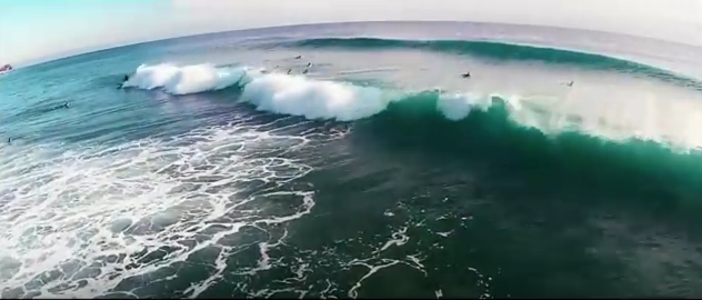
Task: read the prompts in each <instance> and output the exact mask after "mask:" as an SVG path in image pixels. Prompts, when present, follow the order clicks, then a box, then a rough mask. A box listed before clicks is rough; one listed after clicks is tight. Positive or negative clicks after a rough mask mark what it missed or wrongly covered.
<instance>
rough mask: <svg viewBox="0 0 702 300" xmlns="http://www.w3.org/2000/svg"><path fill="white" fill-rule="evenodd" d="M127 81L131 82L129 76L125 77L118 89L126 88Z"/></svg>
mask: <svg viewBox="0 0 702 300" xmlns="http://www.w3.org/2000/svg"><path fill="white" fill-rule="evenodd" d="M127 81H129V75H124V78H123V79H122V83H120V84H119V85H118V86H117V89H121V88H123V87H124V84H125V83H127Z"/></svg>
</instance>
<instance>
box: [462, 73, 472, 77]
mask: <svg viewBox="0 0 702 300" xmlns="http://www.w3.org/2000/svg"><path fill="white" fill-rule="evenodd" d="M461 77H463V78H470V72H465V73H463V74H461Z"/></svg>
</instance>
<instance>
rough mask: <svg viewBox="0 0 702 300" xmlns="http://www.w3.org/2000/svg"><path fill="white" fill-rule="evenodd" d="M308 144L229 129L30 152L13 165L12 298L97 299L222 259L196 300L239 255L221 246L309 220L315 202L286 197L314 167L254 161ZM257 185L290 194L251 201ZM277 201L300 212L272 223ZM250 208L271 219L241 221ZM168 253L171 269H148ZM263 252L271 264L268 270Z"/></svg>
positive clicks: (2, 269) (305, 196)
mask: <svg viewBox="0 0 702 300" xmlns="http://www.w3.org/2000/svg"><path fill="white" fill-rule="evenodd" d="M244 144H246V145H247V146H252V149H255V150H252V151H255V153H250V152H249V150H246V149H247V148H246V147H244ZM305 144H306V140H305V138H303V137H292V136H271V135H270V134H268V133H265V132H259V131H257V130H256V129H255V128H250V129H246V128H242V127H221V128H210V129H202V130H196V131H192V132H189V133H187V134H184V135H180V136H176V137H174V138H171V139H168V140H150V139H147V140H141V141H138V142H133V143H129V144H123V145H120V146H116V147H106V148H85V149H74V150H71V151H66V150H64V149H61V147H60V146H56V145H50V146H44V147H39V146H26V147H25V148H23V149H14V150H15V151H14V152H9V151H8V152H5V153H3V168H2V169H0V228H3V230H0V240H1V241H2V247H0V287H3V288H5V289H6V290H4V291H2V292H3V293H4V294H3V295H12V292H11V290H12V289H21V290H22V291H23V293H24V294H25V295H26V294H27V293H32V292H35V293H36V292H38V293H41V294H40V297H79V298H91V297H95V296H97V295H100V294H102V293H104V292H106V291H108V290H110V289H112V288H114V287H115V286H117V284H119V282H120V281H122V280H124V279H126V278H131V277H134V276H137V277H139V276H142V275H147V274H150V273H152V272H155V271H157V270H161V271H162V270H163V269H164V268H170V267H174V268H177V266H176V265H175V264H178V263H180V262H182V261H184V260H186V259H187V258H188V257H189V256H190V255H191V254H193V253H195V252H198V251H200V250H203V249H206V248H211V247H214V248H216V249H219V250H221V251H219V254H218V256H217V257H216V258H213V259H212V260H213V262H212V266H214V267H215V268H217V270H216V271H215V273H214V274H211V276H210V277H209V278H207V279H205V280H203V281H201V282H193V287H192V288H191V289H190V290H188V291H189V292H192V293H193V294H192V296H196V295H197V294H198V293H200V292H202V291H204V290H205V289H206V288H207V287H208V286H210V285H211V284H213V283H215V282H216V281H217V280H218V278H221V276H222V275H221V274H222V272H224V268H226V264H225V263H224V261H225V258H226V256H227V255H228V253H232V252H234V251H233V250H232V249H234V246H232V245H229V244H227V243H224V242H220V240H223V239H224V240H226V239H227V237H228V236H231V235H234V234H236V233H237V232H238V231H239V229H240V228H242V226H246V225H247V224H250V225H253V226H256V227H257V228H261V225H265V224H281V225H284V223H287V222H290V221H293V220H295V219H298V218H301V217H303V216H304V215H305V214H307V213H309V212H310V210H311V208H312V206H313V205H314V201H313V198H312V196H313V194H312V192H310V191H306V190H291V189H290V188H285V187H283V185H285V184H286V182H289V181H290V180H292V179H295V178H299V177H300V176H303V175H304V174H306V173H307V172H309V171H310V170H311V168H310V167H308V166H306V165H304V164H301V163H299V162H294V161H291V160H289V159H286V158H283V157H265V156H264V157H257V156H252V155H259V156H260V154H258V153H266V152H269V151H270V150H272V149H295V148H296V147H300V146H302V145H305ZM16 147H20V146H16ZM267 148H271V149H268V150H269V151H266V149H267ZM262 150H263V151H262ZM245 156H246V157H247V159H243V157H245ZM256 181H259V182H262V183H266V182H267V183H270V184H273V187H280V188H281V189H282V190H285V191H284V192H281V191H277V192H276V191H275V190H278V188H275V189H274V190H272V191H271V192H266V190H265V189H264V190H257V192H258V193H256V194H251V195H249V194H241V191H242V187H241V186H242V185H246V184H250V183H251V182H256ZM247 195H248V196H247ZM268 197H278V198H279V197H286V199H288V198H290V199H292V201H296V202H295V203H299V204H298V207H293V208H292V209H291V210H290V211H286V213H285V214H281V212H280V211H276V214H275V216H272V215H266V209H264V208H265V207H266V205H265V204H266V203H267V202H266V201H269V200H266V199H268ZM295 199H297V200H295ZM251 204H253V205H257V204H261V205H260V207H261V208H260V209H248V210H245V211H243V210H240V209H239V208H240V207H243V205H251ZM232 213H234V216H232ZM282 238H284V236H283V237H282ZM282 238H281V239H282ZM229 240H231V238H229ZM278 243H279V242H278ZM278 243H276V242H274V241H270V242H266V244H265V245H267V247H274V246H275V245H277V244H278ZM164 247H168V248H170V250H168V251H167V254H166V255H165V257H163V258H162V259H155V260H151V261H143V258H144V256H145V255H143V253H149V254H151V255H154V254H158V253H159V250H158V249H163V248H164ZM264 250H265V249H264V247H263V246H262V248H261V251H263V252H262V259H266V260H268V259H269V258H268V254H267V253H265V251H264ZM144 251H145V252H144ZM140 253H142V254H140ZM120 256H121V259H120ZM271 260H272V259H271ZM269 264H270V262H269ZM128 266H129V267H128ZM160 279H163V280H168V278H160ZM133 288H134V287H133ZM15 292H16V291H15ZM5 293H8V294H5ZM127 294H129V292H127Z"/></svg>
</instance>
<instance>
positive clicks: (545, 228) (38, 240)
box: [0, 22, 702, 298]
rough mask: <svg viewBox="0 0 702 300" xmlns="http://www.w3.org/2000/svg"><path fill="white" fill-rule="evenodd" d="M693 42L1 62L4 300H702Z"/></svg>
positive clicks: (214, 41) (561, 33)
mask: <svg viewBox="0 0 702 300" xmlns="http://www.w3.org/2000/svg"><path fill="white" fill-rule="evenodd" d="M699 53H701V52H699V49H696V48H691V47H688V46H684V45H675V44H664V43H662V42H658V41H651V40H641V39H638V38H633V37H627V36H617V35H611V34H604V33H595V32H582V31H569V30H562V29H553V28H538V27H523V26H507V25H496V24H493V25H488V24H474V23H411V22H410V23H407V22H402V23H358V24H329V25H314V26H298V27H286V28H273V29H262V30H252V31H240V32H231V33H219V34H211V35H204V36H196V37H187V38H181V39H174V40H165V41H159V42H153V43H146V44H139V45H134V46H127V47H122V48H115V49H108V50H103V51H98V52H93V53H88V54H83V55H79V56H74V57H70V58H66V59H61V60H56V61H50V62H46V63H42V64H37V65H33V66H27V67H24V68H20V69H17V70H15V71H13V72H12V73H8V74H5V75H2V76H1V77H0V100H1V101H0V122H1V123H0V124H2V127H1V128H0V137H1V138H2V140H3V141H4V143H3V144H2V145H1V146H0V151H2V153H1V155H2V160H1V161H0V163H1V164H2V167H1V168H0V226H1V227H3V228H6V230H4V231H2V232H0V238H1V239H2V241H3V245H5V247H4V248H3V249H0V290H2V297H3V298H10V297H98V296H100V297H139V298H141V297H315V298H316V297H323V298H331V297H337V298H339V297H408V296H411V297H435V298H441V297H449V298H450V297H483V298H492V297H497V298H503V297H517V298H518V297H605V296H610V297H641V296H656V297H694V296H699V295H702V290H700V288H699V284H697V282H699V280H700V279H702V278H700V277H701V274H700V272H699V271H698V270H699V267H700V264H702V254H701V253H700V249H702V244H701V242H702V235H701V234H702V232H700V231H699V230H698V228H700V225H702V224H700V218H699V215H700V213H702V206H700V200H699V195H700V194H701V193H702V190H701V189H702V188H701V187H702V185H701V183H702V168H701V167H702V159H701V157H700V152H699V147H700V146H702V137H700V136H699V134H698V132H700V130H702V90H701V87H702V84H701V82H700V79H699V78H701V77H702V76H700V73H699V71H700V70H702V67H701V66H702V57H700V54H699ZM466 71H470V73H471V77H470V79H465V78H462V77H461V76H460V74H462V73H464V72H466ZM125 74H129V75H130V76H131V77H130V79H129V80H128V81H127V82H125V83H124V85H123V86H122V78H123V76H124V75H125ZM571 81H572V82H573V84H572V86H569V85H568V83H569V82H571ZM66 103H67V105H65V104H66Z"/></svg>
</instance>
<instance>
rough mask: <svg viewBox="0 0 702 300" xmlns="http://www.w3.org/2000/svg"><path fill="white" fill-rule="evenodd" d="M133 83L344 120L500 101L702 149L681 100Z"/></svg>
mask: <svg viewBox="0 0 702 300" xmlns="http://www.w3.org/2000/svg"><path fill="white" fill-rule="evenodd" d="M126 86H132V87H138V88H142V89H155V88H160V89H162V90H164V91H165V92H168V93H172V94H176V95H182V94H188V93H198V92H205V91H214V90H221V89H224V88H227V87H232V88H233V89H234V92H235V93H238V94H239V99H240V100H241V101H245V102H248V103H250V104H252V105H253V106H255V107H256V109H257V110H261V111H267V112H271V113H276V114H287V115H294V116H303V117H305V118H308V119H330V120H338V121H354V120H359V119H364V118H369V117H372V116H374V115H377V114H379V113H381V112H383V111H385V110H386V109H388V107H389V105H390V104H391V103H394V102H406V101H407V100H408V99H411V98H416V97H417V96H428V97H432V98H435V99H437V100H436V101H435V102H434V103H435V107H434V108H433V109H432V110H433V111H435V112H438V113H439V114H440V115H442V116H444V117H445V118H447V119H449V120H453V121H458V120H461V119H464V118H466V117H467V116H468V115H469V114H470V113H471V112H472V111H474V110H486V109H487V108H489V107H490V106H492V105H493V104H494V103H495V101H496V100H499V101H501V102H504V103H505V104H506V105H507V106H506V107H507V114H508V116H509V119H510V120H511V121H513V122H515V123H517V124H520V126H524V127H531V128H536V129H538V130H540V131H541V132H543V133H545V134H549V135H552V134H559V133H563V132H570V131H576V132H580V133H582V134H585V135H588V136H596V137H600V138H604V139H607V140H616V141H625V140H628V139H639V140H650V141H654V142H658V143H661V144H664V145H667V146H671V147H675V148H681V149H686V150H689V149H694V148H698V147H701V146H702V139H701V138H699V137H698V136H697V135H696V134H695V133H696V132H698V130H699V129H700V128H699V127H700V125H702V123H700V122H701V121H702V120H701V119H700V116H702V107H700V105H697V104H696V103H695V102H694V101H676V104H675V105H670V104H669V103H664V102H661V101H657V100H652V99H644V100H646V101H644V102H645V103H644V104H645V105H641V102H640V101H638V102H636V101H635V102H632V101H629V100H630V99H608V100H612V101H609V102H608V104H607V105H608V106H607V107H604V108H601V109H600V108H597V109H593V108H592V107H588V105H589V106H592V105H590V104H588V103H593V102H592V100H593V99H586V98H583V99H567V100H568V101H560V102H559V101H558V99H555V100H556V101H554V99H553V96H552V95H542V96H539V95H536V96H534V95H529V96H520V95H515V94H506V95H504V94H501V93H499V91H496V92H494V93H476V92H462V91H442V90H439V89H434V90H427V91H400V90H388V89H383V88H378V87H373V86H357V85H354V84H351V83H348V82H336V81H328V80H314V79H311V78H308V77H305V76H302V75H286V74H280V73H275V72H267V71H266V70H254V69H252V68H245V67H242V68H232V67H220V68H217V67H214V66H212V65H209V64H205V65H191V66H182V67H178V66H175V65H171V64H161V65H155V66H145V65H142V66H140V67H139V68H138V69H137V71H136V73H135V74H134V75H133V76H132V78H130V80H129V82H127V85H126ZM613 97H614V96H613ZM562 100H566V99H562ZM580 102H582V103H580ZM620 102H621V103H620ZM580 104H584V105H580Z"/></svg>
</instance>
